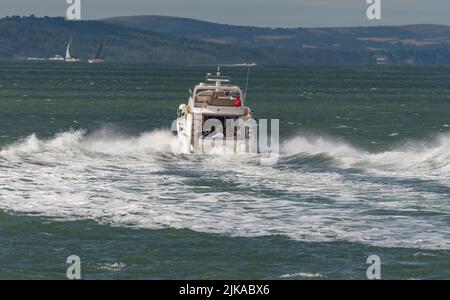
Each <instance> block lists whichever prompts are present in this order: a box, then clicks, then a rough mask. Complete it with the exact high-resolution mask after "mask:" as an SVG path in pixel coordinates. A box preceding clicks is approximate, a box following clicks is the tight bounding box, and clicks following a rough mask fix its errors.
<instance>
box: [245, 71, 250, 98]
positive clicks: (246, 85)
mask: <svg viewBox="0 0 450 300" xmlns="http://www.w3.org/2000/svg"><path fill="white" fill-rule="evenodd" d="M249 79H250V65H248V66H247V81H246V82H245V92H244V101H247V89H248V80H249Z"/></svg>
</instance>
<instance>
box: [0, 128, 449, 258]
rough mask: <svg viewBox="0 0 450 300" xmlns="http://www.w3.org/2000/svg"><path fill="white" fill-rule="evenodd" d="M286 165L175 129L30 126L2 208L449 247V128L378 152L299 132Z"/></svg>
mask: <svg viewBox="0 0 450 300" xmlns="http://www.w3.org/2000/svg"><path fill="white" fill-rule="evenodd" d="M281 149H282V155H281V158H280V160H279V161H278V163H276V164H274V165H264V164H261V163H260V160H259V159H258V157H256V156H230V155H228V156H226V155H223V156H221V155H209V156H198V155H193V156H188V155H182V154H179V153H178V151H177V148H176V139H175V138H174V137H173V135H172V134H171V132H170V131H169V130H156V131H152V132H147V133H143V134H141V135H139V136H134V137H130V136H126V135H120V134H118V133H116V132H114V131H112V130H99V131H96V132H93V133H92V134H87V133H86V132H85V131H68V132H61V133H59V134H57V135H56V136H55V137H54V138H51V139H39V138H38V137H37V136H36V135H31V136H29V137H27V138H24V139H22V140H20V141H17V142H16V143H14V144H12V145H9V146H6V147H3V148H2V149H1V150H0V169H1V170H2V172H1V173H0V209H1V210H5V211H9V212H12V213H25V214H32V215H40V216H45V217H53V218H58V219H61V220H79V219H92V220H95V221H97V222H99V223H105V224H110V225H113V226H130V227H139V228H150V229H162V228H187V229H191V230H194V231H198V232H208V233H218V234H226V235H230V236H246V237H254V236H264V235H284V236H288V237H289V238H292V239H295V240H301V241H312V242H329V241H348V242H358V243H364V244H370V245H376V246H383V247H412V248H424V249H446V250H449V249H450V230H449V229H448V228H449V226H448V225H449V223H448V220H449V216H450V207H449V206H448V200H449V198H450V197H449V195H450V182H449V176H448V175H449V171H450V167H449V166H450V151H449V150H450V136H449V135H441V136H439V137H436V138H435V139H433V140H432V141H430V142H417V141H411V142H409V143H406V144H404V145H403V146H400V147H397V148H396V149H393V150H390V151H385V152H378V153H373V152H368V151H364V150H363V149H359V148H358V147H354V146H352V145H351V144H349V143H346V142H344V141H339V140H334V139H331V138H324V137H306V136H298V137H295V138H293V139H290V140H287V141H285V142H284V143H283V144H282V147H281Z"/></svg>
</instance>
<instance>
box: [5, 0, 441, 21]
mask: <svg viewBox="0 0 450 300" xmlns="http://www.w3.org/2000/svg"><path fill="white" fill-rule="evenodd" d="M81 1H82V18H83V19H98V18H104V17H111V16H124V15H144V14H159V15H169V16H179V17H187V18H195V19H201V20H207V21H213V22H220V23H227V24H239V25H255V26H270V27H298V26H304V27H316V26H355V25H398V24H417V23H427V24H445V25H450V18H449V16H448V15H449V14H450V1H449V0H381V1H382V17H383V20H380V21H369V20H367V18H366V9H367V7H368V4H366V0H226V1H223V0H220V1H219V0H81ZM67 6H68V5H67V4H66V0H0V17H4V16H7V15H30V14H34V15H36V16H45V15H48V16H65V11H66V8H67Z"/></svg>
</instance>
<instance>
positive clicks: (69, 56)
mask: <svg viewBox="0 0 450 300" xmlns="http://www.w3.org/2000/svg"><path fill="white" fill-rule="evenodd" d="M71 46H72V38H70V41H69V43H68V44H67V50H66V62H79V61H80V59H79V58H78V57H74V56H72V53H71Z"/></svg>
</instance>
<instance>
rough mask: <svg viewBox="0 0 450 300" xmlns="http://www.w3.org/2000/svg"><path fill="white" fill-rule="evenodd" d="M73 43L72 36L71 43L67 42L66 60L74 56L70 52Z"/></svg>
mask: <svg viewBox="0 0 450 300" xmlns="http://www.w3.org/2000/svg"><path fill="white" fill-rule="evenodd" d="M71 44H72V38H70V41H69V44H67V50H66V60H67V59H71V58H72V54H71V53H70V45H71Z"/></svg>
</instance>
